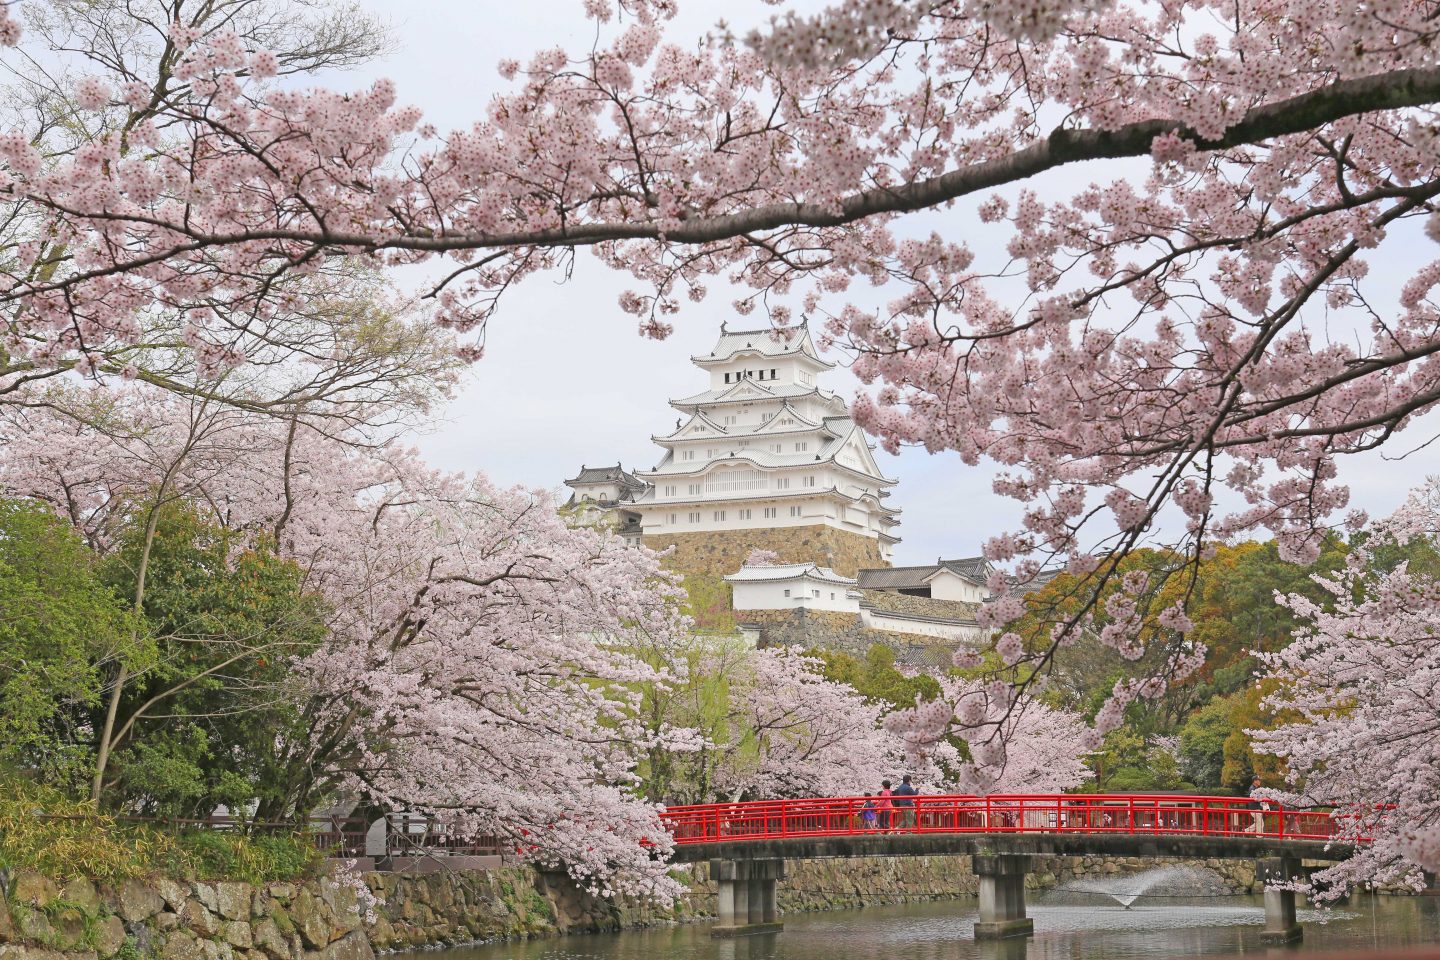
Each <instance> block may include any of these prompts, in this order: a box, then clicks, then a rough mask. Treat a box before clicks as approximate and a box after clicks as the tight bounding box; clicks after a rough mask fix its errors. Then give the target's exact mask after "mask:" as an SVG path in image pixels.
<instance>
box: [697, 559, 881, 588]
mask: <svg viewBox="0 0 1440 960" xmlns="http://www.w3.org/2000/svg"><path fill="white" fill-rule="evenodd" d="M800 577H809V578H810V579H812V580H823V581H824V582H826V583H834V584H839V585H844V586H847V587H853V586H855V581H854V580H853V579H852V578H850V577H842V576H840V574H838V573H836V572H835V571H834V570H831V569H830V568H829V567H822V566H820V565H819V564H816V563H778V564H775V565H774V566H766V567H752V566H742V567H741V568H740V569H739V570H737V571H735V572H734V573H732V574H730V575H729V576H728V577H726V578H725V579H726V581H727V582H729V583H765V582H771V581H776V580H796V579H799V578H800Z"/></svg>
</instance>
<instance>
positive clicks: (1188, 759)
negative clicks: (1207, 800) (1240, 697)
mask: <svg viewBox="0 0 1440 960" xmlns="http://www.w3.org/2000/svg"><path fill="white" fill-rule="evenodd" d="M1235 699H1236V696H1235V695H1233V694H1232V695H1231V696H1228V697H1216V698H1215V699H1213V700H1211V701H1210V702H1209V703H1207V704H1205V705H1204V706H1203V707H1201V708H1200V709H1198V710H1196V711H1195V712H1194V713H1192V714H1190V716H1189V717H1187V718H1186V720H1185V723H1184V724H1183V725H1182V726H1181V727H1180V765H1181V769H1182V770H1184V772H1185V775H1186V776H1187V777H1189V778H1190V779H1191V780H1192V781H1194V783H1195V785H1196V786H1197V787H1199V788H1200V789H1202V790H1219V789H1220V788H1221V787H1223V786H1224V780H1223V779H1222V778H1221V773H1222V771H1223V770H1224V768H1225V742H1226V740H1228V739H1229V737H1230V735H1231V733H1232V732H1233V731H1234V728H1233V727H1232V726H1231V724H1230V713H1231V711H1232V710H1233V709H1234V700H1235Z"/></svg>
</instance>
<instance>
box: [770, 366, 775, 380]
mask: <svg viewBox="0 0 1440 960" xmlns="http://www.w3.org/2000/svg"><path fill="white" fill-rule="evenodd" d="M770 379H771V380H774V379H775V368H774V367H771V368H770Z"/></svg>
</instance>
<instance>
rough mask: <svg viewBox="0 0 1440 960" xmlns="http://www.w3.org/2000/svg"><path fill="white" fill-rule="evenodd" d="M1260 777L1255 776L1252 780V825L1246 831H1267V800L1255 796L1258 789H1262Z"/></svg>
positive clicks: (1250, 791)
mask: <svg viewBox="0 0 1440 960" xmlns="http://www.w3.org/2000/svg"><path fill="white" fill-rule="evenodd" d="M1262 789H1264V788H1263V787H1261V786H1260V778H1259V777H1254V778H1252V779H1251V781H1250V790H1249V796H1250V826H1249V827H1247V828H1246V829H1245V832H1246V833H1264V832H1265V802H1264V801H1263V800H1260V799H1258V798H1257V797H1256V796H1255V792H1256V791H1257V790H1262Z"/></svg>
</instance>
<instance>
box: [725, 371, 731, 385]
mask: <svg viewBox="0 0 1440 960" xmlns="http://www.w3.org/2000/svg"><path fill="white" fill-rule="evenodd" d="M725 382H726V383H729V382H730V374H728V373H727V374H725Z"/></svg>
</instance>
